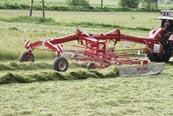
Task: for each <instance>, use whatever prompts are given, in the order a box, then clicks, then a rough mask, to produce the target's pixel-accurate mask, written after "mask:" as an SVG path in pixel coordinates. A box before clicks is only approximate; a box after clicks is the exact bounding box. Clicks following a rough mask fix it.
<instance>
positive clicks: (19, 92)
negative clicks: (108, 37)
mask: <svg viewBox="0 0 173 116" xmlns="http://www.w3.org/2000/svg"><path fill="white" fill-rule="evenodd" d="M169 71H170V72H168V71H164V72H163V73H162V74H160V75H156V76H148V77H147V76H142V77H131V78H106V79H100V78H98V79H94V78H90V79H87V80H73V81H54V82H42V83H40V82H39V83H31V84H10V85H1V86H0V91H1V96H0V104H1V105H0V112H1V115H99V116H100V115H116V116H124V115H140V116H146V115H152V116H158V115H159V116H162V115H166V116H171V115H172V114H173V112H172V108H173V105H172V96H173V95H172V92H173V89H172V88H173V86H172V82H173V80H172V77H171V75H172V74H171V71H172V68H171V66H169ZM165 75H167V76H166V77H165Z"/></svg>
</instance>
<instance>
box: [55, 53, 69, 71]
mask: <svg viewBox="0 0 173 116" xmlns="http://www.w3.org/2000/svg"><path fill="white" fill-rule="evenodd" d="M67 69H68V61H67V59H66V58H64V57H61V56H60V57H57V58H56V59H55V61H54V70H56V71H60V72H65V71H66V70H67Z"/></svg>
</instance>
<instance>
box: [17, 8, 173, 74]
mask: <svg viewBox="0 0 173 116" xmlns="http://www.w3.org/2000/svg"><path fill="white" fill-rule="evenodd" d="M165 12H170V11H164V13H165ZM160 19H161V20H162V23H163V21H165V18H163V17H161V18H160ZM172 20H173V19H172ZM71 41H78V45H76V46H77V47H78V48H77V50H76V49H74V50H64V46H63V44H64V43H67V42H71ZM119 41H130V42H134V43H139V44H143V45H145V46H146V49H145V51H146V55H147V56H148V58H149V60H150V61H154V62H149V60H148V59H141V58H138V59H137V58H133V57H129V56H127V55H119V54H118V53H117V52H116V51H111V50H109V49H108V46H109V45H110V42H114V46H116V44H117V43H118V42H119ZM41 46H44V47H46V48H47V49H48V50H49V51H52V52H54V53H55V54H56V56H57V57H56V58H55V61H54V64H53V66H54V69H55V70H56V71H61V72H64V71H66V70H67V69H68V60H67V58H66V57H64V56H65V55H64V54H65V53H67V52H71V53H73V55H72V57H71V58H72V59H75V60H77V61H85V62H88V64H87V68H89V69H94V68H96V67H101V68H105V67H108V66H110V65H118V66H119V65H123V64H127V65H131V66H128V68H127V67H125V68H122V67H121V68H119V70H120V71H119V72H120V74H121V75H123V76H129V75H133V74H158V73H160V72H161V71H162V70H163V69H164V63H155V62H167V61H169V59H170V57H171V54H172V53H171V51H172V48H173V47H172V46H173V35H172V34H170V32H167V30H166V28H164V27H162V28H159V29H156V30H152V31H151V32H150V33H149V36H148V37H144V38H141V37H136V36H130V35H126V34H122V33H121V32H120V30H119V29H116V30H114V31H112V32H109V33H105V34H88V33H86V32H83V31H81V30H79V29H77V30H76V32H75V33H74V34H71V35H67V36H64V37H59V38H53V39H48V40H45V41H36V42H31V41H30V40H27V41H26V42H25V48H26V49H27V51H26V52H25V53H23V54H22V55H21V57H20V62H26V61H31V62H34V55H33V51H34V50H35V49H38V48H39V47H41ZM79 49H82V50H79Z"/></svg>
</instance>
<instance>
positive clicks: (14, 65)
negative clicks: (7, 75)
mask: <svg viewBox="0 0 173 116" xmlns="http://www.w3.org/2000/svg"><path fill="white" fill-rule="evenodd" d="M37 69H52V65H51V64H49V63H45V62H36V63H19V62H9V63H0V71H8V70H11V71H15V70H37Z"/></svg>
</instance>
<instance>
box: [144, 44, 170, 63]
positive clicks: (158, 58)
mask: <svg viewBox="0 0 173 116" xmlns="http://www.w3.org/2000/svg"><path fill="white" fill-rule="evenodd" d="M147 56H148V59H149V60H150V61H154V62H168V61H169V59H170V58H171V47H167V48H166V50H165V52H164V53H160V54H157V53H148V55H147Z"/></svg>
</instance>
